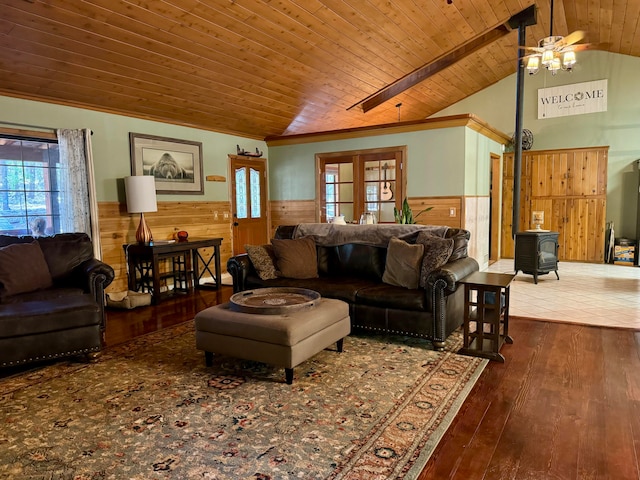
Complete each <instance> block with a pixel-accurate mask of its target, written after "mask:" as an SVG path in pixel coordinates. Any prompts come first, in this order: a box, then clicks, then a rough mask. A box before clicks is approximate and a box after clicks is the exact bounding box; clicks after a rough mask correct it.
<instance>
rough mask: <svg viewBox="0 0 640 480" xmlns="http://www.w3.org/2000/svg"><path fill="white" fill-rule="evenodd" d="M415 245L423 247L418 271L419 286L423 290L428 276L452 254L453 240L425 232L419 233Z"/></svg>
mask: <svg viewBox="0 0 640 480" xmlns="http://www.w3.org/2000/svg"><path fill="white" fill-rule="evenodd" d="M416 244H422V245H424V256H423V257H422V267H421V271H420V286H421V287H422V288H424V287H425V286H426V284H427V277H428V276H429V274H430V273H431V272H433V271H434V270H437V269H438V268H440V267H442V266H443V265H444V264H445V263H447V262H448V261H449V257H451V252H453V244H454V240H453V238H442V237H436V236H434V235H431V234H429V233H427V232H420V233H419V234H418V237H417V238H416Z"/></svg>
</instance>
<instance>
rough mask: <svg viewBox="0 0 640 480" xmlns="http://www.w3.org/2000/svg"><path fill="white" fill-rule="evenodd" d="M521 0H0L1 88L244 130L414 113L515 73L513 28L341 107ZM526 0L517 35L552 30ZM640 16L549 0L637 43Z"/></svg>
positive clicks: (624, 5) (572, 19) (541, 4)
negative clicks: (416, 79)
mask: <svg viewBox="0 0 640 480" xmlns="http://www.w3.org/2000/svg"><path fill="white" fill-rule="evenodd" d="M531 4H532V1H531V0H453V2H452V4H448V3H447V0H393V1H388V0H164V1H163V0H128V1H125V0H2V2H1V10H0V11H1V12H2V13H1V14H0V94H4V95H9V96H16V97H21V98H30V99H36V100H42V101H48V102H55V103H62V104H67V105H74V106H82V107H85V108H87V107H88V108H92V109H96V110H100V111H107V112H113V113H119V114H124V115H130V116H135V117H140V118H147V119H153V120H158V121H162V122H169V123H176V124H181V125H189V126H194V127H198V128H203V129H207V130H214V131H219V132H225V133H235V134H241V135H246V136H250V137H252V138H265V137H268V136H278V135H288V134H299V133H308V132H317V131H327V130H335V129H344V128H352V127H360V126H367V125H377V124H383V123H391V122H395V121H397V120H398V118H399V117H400V119H401V120H403V121H405V120H417V119H422V118H425V117H427V116H429V115H431V114H433V113H435V112H437V111H439V110H441V109H443V108H445V107H447V106H448V105H451V104H452V103H455V102H457V101H459V100H461V99H463V98H465V97H466V96H468V95H471V94H473V93H475V92H477V91H479V90H482V89H483V88H485V87H487V86H489V85H491V84H493V83H495V82H497V81H499V80H501V79H502V78H504V77H506V76H508V75H510V74H511V73H513V72H514V71H515V69H516V63H517V60H516V59H517V48H516V45H517V33H516V32H515V31H512V32H510V33H508V34H507V35H505V36H501V37H500V38H499V39H498V40H496V41H493V42H492V43H490V44H489V45H488V46H486V47H483V48H481V49H480V50H478V51H477V52H475V53H474V54H472V55H470V56H468V57H466V58H463V59H462V60H459V61H457V62H456V63H454V64H453V65H451V66H449V67H447V68H445V69H444V70H442V71H440V72H438V73H436V74H435V75H433V76H431V77H429V78H427V79H426V80H424V81H422V82H421V83H419V84H418V85H416V86H414V87H411V88H410V89H408V90H406V91H404V92H403V93H400V94H399V95H397V96H395V97H393V98H391V99H389V100H387V101H386V102H384V103H383V104H381V105H380V106H377V107H375V108H373V109H372V110H371V111H369V112H367V113H363V111H362V109H360V108H352V109H349V107H351V106H353V105H355V104H357V103H358V102H361V101H362V100H363V99H365V98H367V97H369V96H370V95H372V94H374V93H376V92H378V91H379V90H380V89H382V88H384V87H385V86H387V85H389V84H391V83H393V82H394V81H396V80H397V79H399V78H402V77H403V76H405V75H407V74H408V73H410V72H412V71H414V70H415V69H417V68H420V67H422V66H424V65H428V64H430V63H432V62H434V61H436V60H437V59H438V58H440V57H442V56H444V55H446V54H448V53H450V52H452V51H454V50H455V49H457V48H459V47H461V46H462V45H465V44H467V43H469V42H471V41H472V40H474V39H477V38H478V37H480V36H481V35H485V34H487V33H488V32H490V31H491V30H494V29H496V28H498V27H500V26H501V25H503V24H505V23H506V22H507V21H508V19H509V18H510V17H511V16H513V15H515V14H516V13H518V12H520V11H522V10H523V9H525V8H526V7H528V6H529V5H531ZM536 5H537V7H538V23H537V25H535V26H533V27H529V28H528V29H527V45H535V44H536V43H537V41H538V40H539V39H540V38H542V37H545V36H547V35H549V17H550V3H549V1H546V0H540V1H538V2H537V3H536ZM639 18H640V0H616V1H612V0H564V1H562V0H557V1H556V2H555V12H554V26H553V30H554V34H557V35H566V34H567V33H569V32H571V31H574V30H579V29H582V30H585V31H586V32H587V38H586V39H585V41H589V42H592V43H596V44H604V45H601V48H602V49H604V50H608V51H611V52H616V53H622V54H626V55H633V56H640V24H639ZM398 103H402V107H401V108H399V109H398V108H396V104H398ZM348 109H349V110H348Z"/></svg>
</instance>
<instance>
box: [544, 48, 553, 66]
mask: <svg viewBox="0 0 640 480" xmlns="http://www.w3.org/2000/svg"><path fill="white" fill-rule="evenodd" d="M553 57H554V55H553V50H545V51H544V52H542V61H541V63H542V65H544V66H545V67H547V68H550V66H551V64H552V63H553Z"/></svg>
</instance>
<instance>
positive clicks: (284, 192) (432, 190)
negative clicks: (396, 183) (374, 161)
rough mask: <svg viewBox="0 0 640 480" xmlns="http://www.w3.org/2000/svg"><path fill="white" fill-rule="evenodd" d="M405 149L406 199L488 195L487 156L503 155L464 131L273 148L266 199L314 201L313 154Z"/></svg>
mask: <svg viewBox="0 0 640 480" xmlns="http://www.w3.org/2000/svg"><path fill="white" fill-rule="evenodd" d="M404 145H406V146H407V168H408V170H407V171H408V172H409V175H408V179H407V196H409V197H420V196H447V195H476V194H478V195H487V194H488V193H489V167H488V165H489V157H490V152H494V153H498V154H501V151H502V150H501V146H500V144H498V143H497V142H494V141H492V140H490V139H488V138H486V137H484V136H483V135H480V134H478V133H477V132H475V131H473V130H471V129H469V128H466V127H453V128H444V129H438V130H424V131H418V132H409V133H398V134H389V135H380V136H375V137H363V138H353V139H345V140H334V141H325V142H315V143H305V144H300V145H283V146H273V147H270V148H269V188H270V198H271V200H312V199H314V198H315V155H316V154H317V153H330V152H341V151H351V150H364V149H371V148H381V147H393V146H404ZM479 172H484V173H482V174H481V173H479ZM470 175H471V176H472V178H469V176H470ZM478 177H480V179H478Z"/></svg>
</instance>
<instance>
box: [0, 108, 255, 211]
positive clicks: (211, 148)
mask: <svg viewBox="0 0 640 480" xmlns="http://www.w3.org/2000/svg"><path fill="white" fill-rule="evenodd" d="M8 124H23V125H35V126H39V127H45V128H53V129H55V128H90V129H91V130H92V131H93V136H92V138H91V141H92V146H93V157H94V164H95V165H94V166H95V173H96V193H97V197H98V201H99V202H111V201H121V202H124V201H125V198H124V187H123V182H122V178H124V177H126V176H128V175H131V161H130V155H129V132H135V133H143V134H147V135H158V136H162V137H170V138H178V139H182V140H189V141H195V142H202V156H203V169H204V172H203V175H204V176H206V175H223V176H225V177H227V180H229V175H228V172H227V170H228V164H229V162H228V158H227V154H229V153H236V145H238V144H239V145H240V147H241V148H244V149H246V150H250V151H253V150H255V149H256V147H257V148H259V149H260V150H262V151H264V152H265V155H266V150H267V148H266V143H265V142H263V141H258V140H254V139H247V138H243V137H238V136H234V135H226V134H222V133H215V132H209V131H205V130H198V129H195V128H188V127H180V126H176V125H170V124H166V123H160V122H152V121H148V120H140V119H136V118H130V117H124V116H121V115H112V114H108V113H101V112H95V111H92V110H84V109H81V108H73V107H65V106H60V105H54V104H49V103H42V102H34V101H28V100H21V99H16V98H10V97H3V96H0V126H2V127H11V125H8ZM228 185H229V182H228V181H227V182H207V181H205V182H204V195H158V200H159V201H227V200H228V199H229V186H228Z"/></svg>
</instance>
